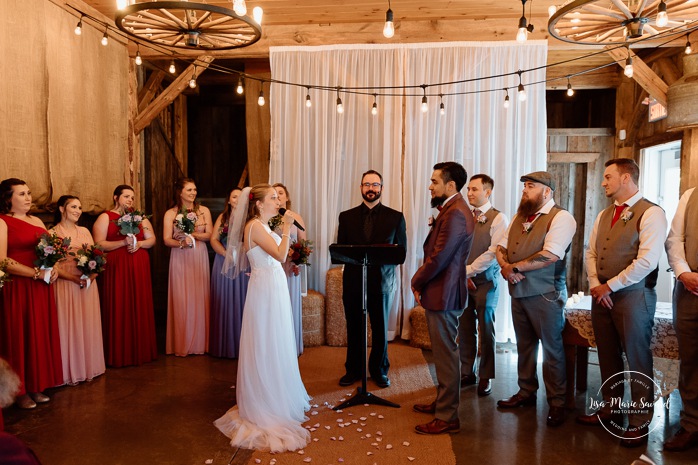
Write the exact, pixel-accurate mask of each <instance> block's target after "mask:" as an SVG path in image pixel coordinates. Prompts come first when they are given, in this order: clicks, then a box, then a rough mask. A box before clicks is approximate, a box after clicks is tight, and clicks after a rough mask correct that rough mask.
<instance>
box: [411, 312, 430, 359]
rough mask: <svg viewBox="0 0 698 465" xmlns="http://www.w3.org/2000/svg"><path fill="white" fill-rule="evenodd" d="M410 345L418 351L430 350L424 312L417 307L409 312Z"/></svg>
mask: <svg viewBox="0 0 698 465" xmlns="http://www.w3.org/2000/svg"><path fill="white" fill-rule="evenodd" d="M410 326H411V327H412V331H411V332H410V338H411V339H410V345H411V346H412V347H418V348H420V349H428V350H431V339H429V329H428V327H427V316H426V310H424V309H423V308H422V307H420V306H417V307H415V308H413V309H412V311H411V312H410Z"/></svg>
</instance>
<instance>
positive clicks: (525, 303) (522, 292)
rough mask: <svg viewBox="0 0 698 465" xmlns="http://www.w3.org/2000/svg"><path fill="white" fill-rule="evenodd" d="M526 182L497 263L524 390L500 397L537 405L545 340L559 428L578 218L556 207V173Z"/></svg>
mask: <svg viewBox="0 0 698 465" xmlns="http://www.w3.org/2000/svg"><path fill="white" fill-rule="evenodd" d="M521 182H523V183H524V188H523V192H522V194H521V202H520V204H519V209H518V211H517V212H516V216H514V218H513V219H512V220H511V224H509V228H508V229H507V233H506V234H505V235H504V238H503V239H502V240H501V241H500V243H499V245H498V247H497V261H498V262H499V266H501V267H502V276H503V277H504V279H506V280H507V281H508V283H509V294H511V314H512V319H513V323H514V331H515V333H516V348H517V351H518V374H519V392H517V393H516V394H514V395H513V396H511V397H510V398H508V399H502V400H500V401H498V402H497V406H498V407H499V408H503V409H506V408H517V407H523V406H529V405H535V403H536V392H537V391H538V375H537V368H538V341H540V342H541V344H542V346H543V382H544V383H545V392H546V396H547V398H548V405H549V407H550V408H549V410H548V417H547V424H548V426H559V425H561V424H562V423H563V422H564V421H565V408H564V403H565V388H566V378H565V351H564V347H563V344H562V329H563V328H564V326H565V315H564V312H563V309H564V306H565V303H566V302H567V283H566V270H565V265H566V262H567V260H566V257H567V252H568V251H569V248H570V244H571V243H572V237H573V236H574V233H575V232H576V230H577V222H576V221H575V220H574V217H573V216H572V215H571V214H570V213H569V212H567V211H566V210H563V209H562V208H560V207H558V206H557V205H555V200H553V191H554V190H555V182H554V181H553V177H552V176H551V175H550V173H548V172H546V171H537V172H535V173H530V174H527V175H525V176H521Z"/></svg>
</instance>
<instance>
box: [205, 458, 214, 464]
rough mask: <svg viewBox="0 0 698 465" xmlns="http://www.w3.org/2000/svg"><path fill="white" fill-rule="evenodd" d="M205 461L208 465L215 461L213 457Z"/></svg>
mask: <svg viewBox="0 0 698 465" xmlns="http://www.w3.org/2000/svg"><path fill="white" fill-rule="evenodd" d="M204 463H206V465H211V464H212V463H213V459H208V460H206V462H204Z"/></svg>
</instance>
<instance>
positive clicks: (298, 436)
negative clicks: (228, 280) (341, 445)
mask: <svg viewBox="0 0 698 465" xmlns="http://www.w3.org/2000/svg"><path fill="white" fill-rule="evenodd" d="M259 224H260V225H262V226H263V227H264V228H265V229H266V230H267V232H268V233H270V234H271V235H272V237H273V238H274V240H275V241H276V243H277V244H279V243H280V242H281V238H280V237H279V236H278V235H277V234H276V233H272V232H271V230H270V229H269V227H268V226H267V225H264V224H263V223H262V222H261V221H260V222H259ZM253 227H259V226H258V225H256V224H255V225H254V226H253ZM247 257H248V259H249V261H250V266H251V268H252V273H251V275H250V282H249V285H248V288H247V299H246V300H245V308H244V310H243V316H242V330H241V335H240V355H239V358H238V372H237V383H236V384H237V391H236V397H237V405H236V406H234V407H233V408H231V409H230V410H228V412H226V414H225V415H223V416H222V417H221V418H219V419H218V420H216V421H215V422H214V424H215V425H216V427H217V428H218V429H219V430H220V431H221V432H222V433H223V434H225V435H226V436H228V437H229V438H230V444H231V445H232V446H233V447H242V448H245V449H256V450H263V451H270V452H283V451H287V450H290V451H293V450H297V449H301V448H303V447H305V446H306V445H307V443H308V441H309V440H310V433H309V432H308V431H307V430H306V429H305V428H303V427H302V426H301V423H302V422H304V421H307V420H308V418H307V417H306V416H305V412H306V411H308V410H309V409H310V403H309V401H310V397H309V396H308V393H307V392H306V390H305V386H304V385H303V381H302V380H301V376H300V371H299V369H298V358H297V355H296V338H295V335H294V333H293V319H292V315H291V299H290V297H289V291H288V284H287V282H286V274H285V273H284V270H283V268H282V267H281V263H280V262H279V261H278V260H276V259H274V258H273V257H271V256H270V255H269V254H267V253H266V252H265V251H264V250H262V248H261V247H259V246H256V247H254V248H253V249H251V250H249V251H248V252H247Z"/></svg>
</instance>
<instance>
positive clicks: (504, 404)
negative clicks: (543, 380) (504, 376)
mask: <svg viewBox="0 0 698 465" xmlns="http://www.w3.org/2000/svg"><path fill="white" fill-rule="evenodd" d="M528 405H536V396H535V395H532V396H528V397H524V396H522V395H521V394H519V393H516V394H514V395H513V396H511V397H509V398H508V399H502V400H498V401H497V407H499V408H517V407H524V406H528Z"/></svg>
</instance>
